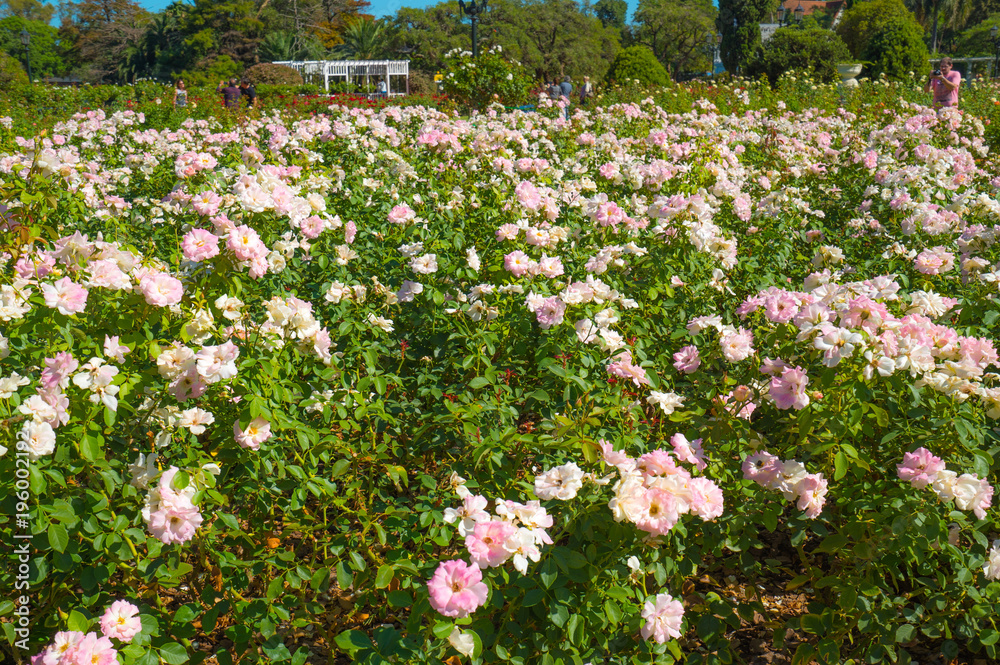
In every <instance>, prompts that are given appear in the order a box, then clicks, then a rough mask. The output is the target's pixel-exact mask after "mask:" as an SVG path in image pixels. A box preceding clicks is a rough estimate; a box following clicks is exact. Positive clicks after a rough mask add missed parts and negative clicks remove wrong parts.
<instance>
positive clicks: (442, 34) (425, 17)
mask: <svg viewBox="0 0 1000 665" xmlns="http://www.w3.org/2000/svg"><path fill="white" fill-rule="evenodd" d="M494 4H495V3H494ZM492 11H493V10H491V12H492ZM392 24H393V28H394V34H395V40H394V42H393V45H392V49H393V51H397V52H398V51H399V50H401V49H404V50H405V52H408V53H409V56H408V57H409V58H410V60H411V61H412V63H413V66H414V68H416V69H420V70H422V71H425V72H436V71H438V70H440V69H441V68H442V66H443V64H444V54H445V53H447V52H448V51H451V50H452V49H456V48H461V49H468V48H469V46H470V44H469V37H468V35H466V34H465V28H464V26H463V25H462V17H461V13H460V11H459V9H458V0H446V1H445V2H439V3H438V4H436V5H431V6H430V7H427V8H425V9H418V8H415V7H402V8H400V10H399V11H398V12H396V15H395V17H393V19H392ZM494 27H495V26H494ZM492 29H493V28H492V27H491V28H486V29H484V30H483V31H482V33H483V35H484V39H490V40H491V41H493V42H495V41H496V40H495V39H494V38H493V34H492ZM504 46H506V44H504Z"/></svg>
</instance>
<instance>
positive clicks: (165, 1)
mask: <svg viewBox="0 0 1000 665" xmlns="http://www.w3.org/2000/svg"><path fill="white" fill-rule="evenodd" d="M438 1H439V0H371V2H372V6H371V12H372V14H375V16H391V15H393V14H395V13H396V10H398V9H399V8H400V7H426V6H428V5H433V4H437V2H438ZM170 2H171V0H139V4H140V5H142V6H143V7H145V8H146V9H148V10H150V11H154V12H155V11H160V10H161V9H163V8H164V7H166V6H167V5H169V4H170ZM638 4H639V2H638V0H629V3H628V9H629V17H631V16H632V12H633V11H635V8H636V5H638Z"/></svg>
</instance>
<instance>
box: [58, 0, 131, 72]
mask: <svg viewBox="0 0 1000 665" xmlns="http://www.w3.org/2000/svg"><path fill="white" fill-rule="evenodd" d="M63 21H64V22H69V23H71V24H72V29H73V31H72V33H71V34H72V35H73V37H74V38H75V39H74V41H75V44H74V51H75V54H76V57H78V59H79V60H78V63H77V64H78V67H79V72H78V73H80V74H81V75H83V76H84V77H85V78H88V79H91V80H95V81H102V80H106V81H114V80H117V79H119V70H120V69H121V67H122V63H123V60H125V59H126V58H131V59H133V60H136V59H137V56H136V55H135V52H136V50H137V49H139V48H140V44H141V40H142V36H143V34H144V33H145V31H146V23H147V22H148V21H149V14H148V13H147V12H146V11H145V10H144V9H143V8H142V7H140V6H139V4H138V3H136V2H135V1H134V0H79V1H78V2H74V3H72V4H71V5H70V6H69V8H68V12H67V13H66V14H64V16H63ZM60 38H62V35H61V36H60Z"/></svg>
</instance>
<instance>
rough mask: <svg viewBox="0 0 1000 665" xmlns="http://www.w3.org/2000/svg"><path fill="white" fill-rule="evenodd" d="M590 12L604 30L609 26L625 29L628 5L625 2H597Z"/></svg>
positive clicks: (607, 0)
mask: <svg viewBox="0 0 1000 665" xmlns="http://www.w3.org/2000/svg"><path fill="white" fill-rule="evenodd" d="M592 10H593V12H594V16H596V17H597V19H598V20H599V21H600V22H601V25H603V26H604V27H605V28H607V27H608V26H611V27H613V28H616V29H618V30H622V29H623V28H624V27H625V20H626V17H627V15H628V3H627V2H625V0H598V2H597V3H596V4H594V5H593V7H592Z"/></svg>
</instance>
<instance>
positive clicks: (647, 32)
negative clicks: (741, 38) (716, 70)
mask: <svg viewBox="0 0 1000 665" xmlns="http://www.w3.org/2000/svg"><path fill="white" fill-rule="evenodd" d="M717 13H718V12H717V10H716V9H715V7H714V6H713V5H712V2H711V0H639V7H638V9H636V12H635V28H634V30H633V35H634V39H635V41H636V42H638V43H640V44H645V45H646V46H648V47H649V48H650V50H652V51H653V54H654V55H656V59H657V60H659V61H660V62H661V63H662V64H663V65H664V66H665V67H668V68H670V69H671V70H672V71H673V74H674V76H676V75H677V74H678V73H680V72H681V71H694V70H699V71H705V70H707V69H709V68H710V67H711V64H710V60H709V56H708V53H709V51H708V49H709V46H708V37H710V36H711V35H712V34H713V32H714V30H715V20H716V14H717Z"/></svg>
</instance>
